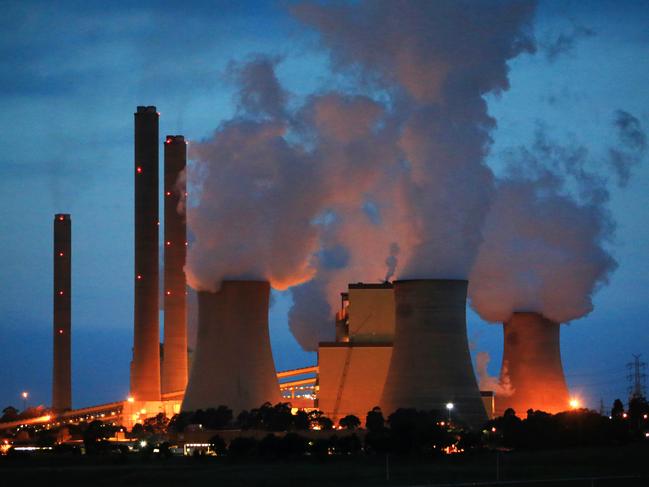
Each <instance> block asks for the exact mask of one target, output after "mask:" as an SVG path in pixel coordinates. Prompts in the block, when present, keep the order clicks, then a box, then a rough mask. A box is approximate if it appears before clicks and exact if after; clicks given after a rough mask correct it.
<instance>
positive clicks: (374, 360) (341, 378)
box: [317, 283, 394, 422]
mask: <svg viewBox="0 0 649 487" xmlns="http://www.w3.org/2000/svg"><path fill="white" fill-rule="evenodd" d="M341 298H342V299H341V309H340V311H339V312H338V313H337V314H336V320H335V323H336V325H335V326H336V341H335V342H323V343H320V345H319V347H318V368H319V373H318V388H319V389H318V400H317V407H318V409H320V410H321V411H323V412H324V414H325V416H327V417H329V418H330V419H331V420H332V421H334V422H337V421H338V420H339V419H340V418H343V417H345V416H347V415H349V414H353V415H355V416H358V417H359V418H362V419H363V420H364V419H365V414H366V413H367V412H368V411H370V410H371V409H372V408H373V407H375V406H377V405H378V404H379V403H380V400H381V393H382V391H383V385H384V384H385V379H386V376H387V372H388V366H389V364H390V358H391V357H392V341H393V339H394V293H393V290H392V284H390V283H383V284H363V283H357V284H350V285H349V290H348V292H346V293H342V295H341Z"/></svg>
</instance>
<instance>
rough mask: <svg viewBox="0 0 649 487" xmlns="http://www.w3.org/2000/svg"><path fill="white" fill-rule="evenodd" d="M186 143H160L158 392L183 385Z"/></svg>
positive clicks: (171, 139) (177, 138)
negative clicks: (160, 351)
mask: <svg viewBox="0 0 649 487" xmlns="http://www.w3.org/2000/svg"><path fill="white" fill-rule="evenodd" d="M186 165H187V145H186V143H185V137H183V136H182V135H167V137H166V139H165V144H164V285H163V289H164V297H163V298H164V354H163V358H164V360H163V362H162V379H161V382H162V394H167V393H173V392H178V391H184V390H185V387H187V289H186V281H185V271H184V270H183V268H184V266H185V258H186V255H187V226H186V221H185V210H184V205H185V196H186V184H185V178H184V171H185V167H186Z"/></svg>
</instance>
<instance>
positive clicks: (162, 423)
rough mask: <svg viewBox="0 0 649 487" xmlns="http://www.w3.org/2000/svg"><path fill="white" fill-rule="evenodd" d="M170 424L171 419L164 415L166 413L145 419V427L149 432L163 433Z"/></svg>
mask: <svg viewBox="0 0 649 487" xmlns="http://www.w3.org/2000/svg"><path fill="white" fill-rule="evenodd" d="M168 425H169V419H168V418H167V417H166V416H165V415H164V413H158V414H157V415H156V416H154V417H153V418H147V419H145V420H144V424H143V427H144V430H145V431H146V432H147V433H151V434H154V435H162V434H164V433H166V431H167V427H168Z"/></svg>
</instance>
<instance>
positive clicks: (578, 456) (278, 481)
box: [0, 446, 649, 487]
mask: <svg viewBox="0 0 649 487" xmlns="http://www.w3.org/2000/svg"><path fill="white" fill-rule="evenodd" d="M497 457H499V459H498V458H497ZM387 463H388V468H387V469H386V458H385V457H382V458H376V457H373V458H367V457H358V458H351V457H348V458H327V459H325V460H324V461H318V460H315V459H303V460H299V461H290V462H289V461H286V462H282V461H276V462H264V461H262V460H255V461H253V460H249V461H242V462H237V463H233V462H231V461H229V460H227V459H225V458H217V459H215V458H201V459H194V458H171V459H168V460H150V461H143V460H140V459H138V458H137V457H135V456H133V457H124V458H117V457H102V458H90V457H79V458H53V457H49V458H48V457H33V458H15V459H11V458H6V457H5V458H1V459H0V485H2V486H3V487H4V486H11V485H16V486H18V485H21V486H22V485H71V486H76V485H84V486H121V485H129V486H130V485H133V486H148V485H156V486H182V487H189V486H199V485H200V486H212V485H214V486H241V487H248V486H250V487H252V486H254V487H261V486H264V487H274V486H308V487H319V486H387V485H391V486H406V485H441V484H462V483H465V484H467V485H473V483H477V482H479V483H481V485H508V486H517V485H520V486H526V487H536V486H546V487H564V486H565V487H568V486H584V487H593V486H596V487H604V486H606V487H618V486H619V487H627V486H629V487H630V486H649V448H647V447H646V446H643V447H639V446H636V447H630V446H625V447H620V448H598V449H593V448H589V449H579V450H557V451H542V452H508V453H501V454H499V455H497V454H496V453H494V452H482V453H476V454H472V455H455V456H447V457H444V458H436V459H434V460H424V459H416V460H413V459H399V458H394V457H390V458H389V459H388V462H387ZM497 463H498V466H497ZM386 470H387V471H388V472H389V480H388V479H387V478H386V477H387V475H386V473H387V472H386ZM497 475H499V478H500V480H501V482H500V483H496V482H495V480H496V476H497ZM603 477H616V478H609V479H604V478H603ZM620 477H629V478H620ZM593 478H597V480H592V479H593ZM555 479H577V480H563V481H554V480H555ZM531 481H533V482H531Z"/></svg>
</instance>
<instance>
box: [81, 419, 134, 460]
mask: <svg viewBox="0 0 649 487" xmlns="http://www.w3.org/2000/svg"><path fill="white" fill-rule="evenodd" d="M138 424H139V423H138ZM140 426H141V425H140ZM109 437H110V431H109V430H108V428H106V427H105V425H104V423H102V422H101V421H97V420H95V421H92V422H91V423H90V424H89V425H88V427H87V428H86V430H85V431H84V432H83V444H84V446H85V448H86V454H88V455H93V454H96V453H98V452H99V451H100V450H101V446H102V443H103V440H105V439H106V438H109Z"/></svg>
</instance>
